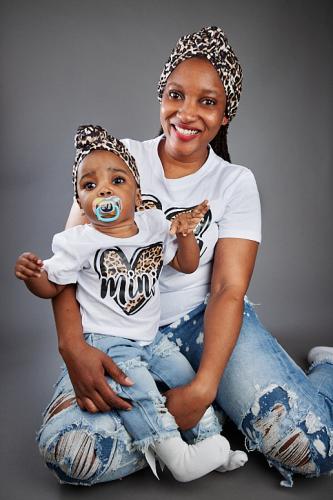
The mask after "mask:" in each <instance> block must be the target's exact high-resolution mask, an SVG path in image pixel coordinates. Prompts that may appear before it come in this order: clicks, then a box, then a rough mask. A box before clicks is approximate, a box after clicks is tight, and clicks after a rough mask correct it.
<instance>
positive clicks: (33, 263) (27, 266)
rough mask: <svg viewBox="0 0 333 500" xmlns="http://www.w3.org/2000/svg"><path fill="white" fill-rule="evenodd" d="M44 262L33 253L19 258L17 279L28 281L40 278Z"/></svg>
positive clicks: (26, 253)
mask: <svg viewBox="0 0 333 500" xmlns="http://www.w3.org/2000/svg"><path fill="white" fill-rule="evenodd" d="M42 267H43V261H42V260H41V259H40V258H39V257H37V255H35V254H33V253H31V252H25V253H23V254H22V255H20V256H19V258H18V259H17V261H16V265H15V276H16V278H18V279H20V280H23V281H26V280H28V279H30V278H40V277H41V269H42Z"/></svg>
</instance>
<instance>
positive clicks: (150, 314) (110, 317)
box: [44, 210, 177, 344]
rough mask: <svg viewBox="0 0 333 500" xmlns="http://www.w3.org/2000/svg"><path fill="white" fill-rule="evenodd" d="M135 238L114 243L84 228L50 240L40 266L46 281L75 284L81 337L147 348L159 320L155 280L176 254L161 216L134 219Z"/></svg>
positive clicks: (150, 213)
mask: <svg viewBox="0 0 333 500" xmlns="http://www.w3.org/2000/svg"><path fill="white" fill-rule="evenodd" d="M135 222H136V224H137V227H138V233H137V234H135V235H134V236H131V237H129V238H114V237H112V236H109V235H106V234H104V233H101V232H99V231H98V230H96V229H94V227H93V226H92V225H90V224H85V225H82V226H76V227H73V228H71V229H68V230H66V231H63V232H62V233H59V234H56V235H55V236H54V238H53V243H52V251H53V253H54V255H53V257H51V258H50V259H48V260H45V261H44V269H45V271H46V272H47V274H48V278H49V280H50V281H52V282H54V283H57V284H60V285H66V284H69V283H77V300H78V302H79V303H80V309H81V316H82V325H83V332H84V333H102V334H105V335H113V336H119V337H125V338H128V339H132V340H138V341H141V342H142V343H144V344H147V343H150V342H152V340H153V339H154V337H155V335H156V332H157V330H158V326H159V320H160V291H159V283H158V281H159V276H160V273H161V271H162V267H163V264H167V263H169V262H170V261H171V260H172V259H173V257H174V256H175V254H176V251H177V241H176V238H175V237H174V236H172V235H170V233H169V228H170V223H169V222H168V221H167V219H166V218H165V216H164V214H163V212H161V211H159V210H149V211H144V212H137V213H135Z"/></svg>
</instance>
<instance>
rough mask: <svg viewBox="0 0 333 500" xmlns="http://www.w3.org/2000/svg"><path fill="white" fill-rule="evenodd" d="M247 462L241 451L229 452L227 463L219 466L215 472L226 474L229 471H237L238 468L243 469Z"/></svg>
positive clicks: (244, 454)
mask: <svg viewBox="0 0 333 500" xmlns="http://www.w3.org/2000/svg"><path fill="white" fill-rule="evenodd" d="M247 461H248V458H247V454H246V453H245V452H244V451H241V450H235V451H232V450H230V454H229V459H228V461H227V462H226V463H225V464H223V465H221V467H219V468H218V469H216V470H217V472H227V471H230V470H234V469H238V468H239V467H243V465H245V464H246V462H247Z"/></svg>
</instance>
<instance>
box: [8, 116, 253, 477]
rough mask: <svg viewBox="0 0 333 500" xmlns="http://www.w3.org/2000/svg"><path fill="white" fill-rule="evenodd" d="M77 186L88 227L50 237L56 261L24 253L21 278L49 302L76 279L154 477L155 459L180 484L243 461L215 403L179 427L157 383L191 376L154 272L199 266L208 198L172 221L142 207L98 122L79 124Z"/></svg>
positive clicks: (130, 174) (125, 160) (119, 146)
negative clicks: (199, 229) (200, 227)
mask: <svg viewBox="0 0 333 500" xmlns="http://www.w3.org/2000/svg"><path fill="white" fill-rule="evenodd" d="M75 145H76V157H75V163H74V169H73V183H74V190H75V195H76V198H77V200H78V203H79V205H80V207H81V209H82V211H83V212H84V214H85V216H86V217H87V219H88V220H89V222H90V223H89V224H85V225H81V226H76V227H73V228H71V229H68V230H66V231H63V232H62V233H59V234H56V235H55V236H54V239H53V244H52V250H53V253H54V255H53V257H51V258H50V259H48V260H45V261H44V262H43V261H42V260H41V259H39V258H38V257H37V256H36V255H34V254H32V253H24V254H22V255H21V256H20V257H19V258H18V260H17V263H16V267H15V274H16V276H17V278H19V279H21V280H24V282H25V284H26V286H27V287H28V289H29V290H30V291H31V292H32V293H34V294H35V295H37V296H39V297H42V298H51V297H54V296H56V295H57V294H59V293H60V292H61V290H62V289H63V288H64V286H65V285H67V284H69V283H77V299H78V302H79V304H80V308H81V314H82V324H83V332H84V333H85V334H90V335H93V336H96V337H99V338H100V337H103V338H105V341H106V342H107V343H108V349H107V353H108V355H110V356H111V357H112V359H113V360H114V361H115V362H116V363H117V365H118V366H119V367H120V368H121V369H122V370H123V371H124V372H125V373H126V375H127V377H129V379H130V380H132V381H134V382H133V385H129V386H123V385H120V384H118V383H116V382H115V381H114V380H112V379H111V378H110V377H108V378H107V379H108V383H109V384H110V386H111V387H112V389H113V390H114V391H115V392H116V393H117V394H118V396H120V397H122V398H124V399H127V400H129V401H130V402H131V404H132V409H131V410H130V411H125V410H117V412H118V414H119V416H120V418H121V420H122V422H123V424H124V426H125V428H126V430H127V431H128V433H129V434H130V435H131V437H132V440H133V441H132V446H133V449H138V450H140V451H141V452H142V453H144V454H145V456H146V459H147V461H148V463H149V465H150V466H151V468H152V470H153V471H154V473H155V474H156V467H155V455H156V456H157V457H158V458H159V460H160V461H161V462H162V463H164V464H165V465H166V466H167V467H168V469H169V470H170V471H171V473H172V475H173V476H174V477H175V479H177V480H178V481H183V482H185V481H191V480H193V479H196V478H199V477H201V476H203V475H205V474H207V473H209V472H210V471H212V470H219V471H221V472H224V471H226V470H232V469H235V468H237V467H240V466H242V465H244V463H245V462H246V461H247V456H246V454H245V453H244V452H242V451H234V452H233V451H231V450H230V446H229V442H228V441H227V440H226V439H225V438H224V437H223V436H221V435H220V430H221V428H220V425H219V423H218V421H217V419H216V416H215V414H214V411H213V409H212V407H209V408H208V409H207V411H206V413H205V414H204V416H203V417H202V419H201V420H200V421H199V423H198V424H197V426H196V427H195V428H193V429H191V430H190V431H186V432H184V433H183V437H185V438H186V439H187V440H189V441H191V442H194V443H195V444H187V443H186V442H185V441H183V439H182V437H181V435H180V433H179V430H178V428H177V424H176V422H175V419H174V418H173V416H172V415H171V414H170V413H169V412H168V410H167V408H166V406H165V398H164V397H163V396H162V395H161V394H160V392H159V390H158V388H157V385H156V382H163V383H164V384H165V385H167V386H168V387H169V388H173V387H176V386H180V385H184V384H187V383H189V382H190V381H191V380H192V379H193V377H194V372H193V370H192V368H191V366H190V364H189V362H188V361H187V360H186V358H185V357H184V356H183V355H182V354H181V353H180V352H179V348H178V347H177V346H176V345H175V344H173V343H172V342H171V341H170V340H169V339H168V338H167V337H165V336H163V335H162V334H160V333H159V332H158V326H159V314H160V295H159V285H158V278H159V275H160V273H161V270H162V267H163V265H167V264H168V265H171V266H172V267H174V268H175V269H177V270H178V271H180V272H183V273H192V272H194V271H195V270H196V268H197V267H198V264H199V247H198V245H197V242H196V239H195V236H194V233H193V231H194V229H195V227H196V226H197V224H198V223H199V222H200V220H201V219H202V217H203V216H204V215H205V213H206V212H207V210H208V203H207V201H204V202H203V203H201V204H200V205H198V206H197V207H195V208H194V209H193V210H192V211H190V212H188V213H182V214H179V215H178V216H177V217H175V218H174V219H173V221H172V222H171V227H169V222H168V221H167V220H166V219H165V217H164V214H163V212H162V211H160V210H158V209H155V208H154V209H150V210H145V211H137V210H136V209H137V208H138V207H139V206H140V204H141V196H140V180H139V173H138V170H137V166H136V163H135V160H134V158H133V157H132V156H131V155H130V153H129V152H128V150H127V149H126V148H125V146H124V145H123V143H122V142H120V141H119V140H118V139H116V138H114V137H112V136H110V135H109V134H108V133H107V131H106V130H104V129H103V128H102V127H99V126H92V125H88V126H81V127H79V128H78V131H77V134H76V136H75Z"/></svg>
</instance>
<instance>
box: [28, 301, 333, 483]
mask: <svg viewBox="0 0 333 500" xmlns="http://www.w3.org/2000/svg"><path fill="white" fill-rule="evenodd" d="M205 307H206V306H205V304H204V303H203V304H201V305H199V306H198V307H197V308H196V309H194V310H192V311H191V312H190V313H189V314H187V315H185V316H184V317H183V318H181V319H180V320H178V321H176V322H175V323H173V324H171V325H167V326H164V327H163V328H161V330H160V331H161V333H162V334H164V335H166V336H167V337H168V338H170V339H171V340H173V341H174V342H175V343H176V344H177V345H178V346H179V347H180V351H181V352H182V353H183V354H184V355H185V356H186V357H187V359H188V360H189V361H190V363H191V365H192V366H193V368H194V369H197V367H198V365H199V362H200V358H201V354H202V348H203V317H204V312H205ZM63 377H67V380H68V384H67V386H66V391H67V392H63V393H61V392H58V393H57V389H56V392H55V395H54V396H53V398H52V402H51V404H50V405H49V406H48V408H47V410H46V413H45V416H44V421H43V424H42V427H41V430H40V431H39V433H38V436H37V439H38V443H39V448H40V451H41V454H42V456H43V458H44V460H45V462H46V464H47V465H48V467H49V468H51V469H52V470H53V471H54V472H55V473H56V475H57V477H58V479H59V480H60V481H62V482H66V483H71V484H87V485H91V484H94V483H99V482H106V481H112V480H114V479H118V478H121V477H124V476H126V475H128V474H131V473H133V472H135V471H137V470H139V469H141V468H143V467H145V466H146V465H147V464H146V461H145V459H144V458H143V455H142V453H141V452H139V451H137V450H133V451H129V450H130V441H131V438H130V437H129V434H128V433H127V431H126V430H125V428H124V426H123V425H122V424H121V420H120V418H119V415H117V413H116V412H110V413H97V414H90V413H87V412H82V411H81V410H80V408H79V407H78V406H77V405H76V403H75V398H74V393H73V389H72V386H71V384H70V381H69V379H68V374H67V371H66V370H65V369H64V373H63ZM177 385H181V384H179V383H178V384H177ZM58 387H59V386H58ZM66 398H67V399H70V400H71V405H70V406H69V407H68V408H65V409H64V410H62V411H60V412H59V413H56V414H55V415H54V416H52V417H51V418H49V415H50V414H51V413H52V411H53V410H54V408H55V407H56V406H57V404H60V403H61V402H63V401H66ZM216 401H217V403H218V405H219V407H220V408H223V410H224V411H225V413H226V414H227V415H228V416H229V417H230V418H231V419H232V420H233V421H234V423H235V424H236V425H237V427H238V428H239V430H240V431H242V433H243V434H244V435H245V437H246V443H247V447H248V449H249V450H254V449H256V450H258V451H261V452H262V453H263V454H264V455H265V456H266V458H267V460H268V462H269V464H270V465H273V466H275V467H276V468H277V469H278V470H279V471H280V472H281V474H282V475H283V478H284V479H283V481H282V483H281V484H283V485H284V486H291V485H292V475H293V473H299V474H302V475H305V476H309V477H314V476H319V475H320V474H325V473H330V472H332V471H333V359H329V358H328V359H327V360H325V361H324V362H320V363H318V364H316V365H313V366H311V367H310V370H309V373H308V375H306V374H305V373H304V372H303V370H301V369H300V368H299V367H298V366H297V365H296V364H295V363H294V361H293V360H292V359H291V358H290V357H289V356H288V354H287V353H286V352H285V351H284V350H283V349H282V347H281V346H280V345H279V344H278V342H277V341H276V339H275V338H273V337H272V336H271V335H270V334H269V333H268V332H267V331H266V330H265V328H264V327H263V326H262V324H261V323H260V321H259V319H258V317H257V315H256V312H255V311H254V308H253V307H252V305H251V304H250V303H249V302H248V301H247V300H245V304H244V317H243V325H242V328H241V332H240V335H239V338H238V341H237V344H236V346H235V348H234V350H233V353H232V356H231V358H230V360H229V362H228V365H227V367H226V369H225V372H224V375H223V378H222V381H221V383H220V386H219V390H218V394H217V399H216ZM82 477H84V478H85V480H84V481H82V480H81V478H82Z"/></svg>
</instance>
